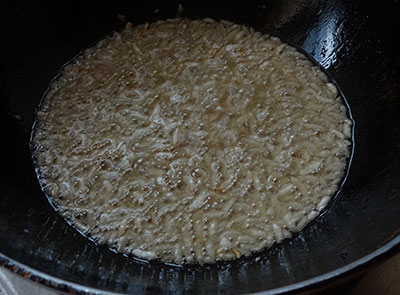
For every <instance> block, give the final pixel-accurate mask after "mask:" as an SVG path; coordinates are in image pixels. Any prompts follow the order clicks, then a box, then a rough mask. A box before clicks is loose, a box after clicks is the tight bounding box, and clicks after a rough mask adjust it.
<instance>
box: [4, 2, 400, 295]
mask: <svg viewBox="0 0 400 295" xmlns="http://www.w3.org/2000/svg"><path fill="white" fill-rule="evenodd" d="M135 2H136V1H130V2H125V4H120V3H117V2H110V3H108V4H107V5H104V6H102V5H100V4H98V3H96V2H85V3H81V2H76V3H73V2H71V1H68V2H54V1H49V2H47V1H42V2H40V4H38V3H33V1H32V2H31V1H26V2H11V1H3V2H0V33H1V39H2V45H1V46H0V129H1V133H0V134H1V136H2V140H1V145H2V148H3V152H2V153H1V164H2V167H1V168H2V171H1V177H0V257H2V258H0V263H3V264H4V263H6V264H7V266H11V265H12V264H13V263H16V266H17V268H18V267H22V268H23V266H24V265H25V266H28V267H30V268H32V269H36V270H38V271H41V272H43V273H46V274H50V275H52V276H54V277H56V278H60V279H63V280H66V281H70V282H74V283H78V284H82V285H85V286H89V287H94V288H98V289H102V290H110V291H117V292H122V293H125V292H126V293H143V292H149V293H156V294H157V293H160V292H161V291H164V292H169V293H172V292H182V293H190V294H191V293H207V294H208V293H227V294H230V293H245V292H255V291H263V290H271V289H275V288H279V287H283V286H288V285H291V284H294V283H298V282H302V281H305V280H308V279H311V278H314V277H317V276H320V275H323V274H326V273H329V272H332V271H335V270H336V269H338V268H340V267H342V266H345V265H347V264H349V263H352V262H354V261H356V260H358V259H360V258H362V257H364V256H365V255H367V254H370V253H372V252H374V251H376V250H377V249H379V248H380V247H382V246H384V245H385V244H386V243H387V242H389V241H390V240H392V239H393V238H396V236H397V241H398V240H399V239H398V231H399V229H400V181H399V180H398V176H399V175H400V154H399V151H400V132H399V127H400V116H399V114H400V94H399V93H400V77H399V65H400V58H399V54H398V52H399V49H400V48H399V46H398V45H395V44H394V43H393V42H395V41H396V40H395V38H396V36H398V35H399V32H400V22H399V20H398V15H399V13H400V9H399V5H398V4H396V3H395V2H391V1H381V2H379V3H380V4H379V6H380V8H379V9H377V7H376V5H373V4H368V3H365V2H364V3H362V4H354V3H352V2H349V1H344V0H343V1H311V0H310V1H253V2H246V1H229V2H218V3H214V2H212V1H195V2H187V3H186V2H185V1H181V2H173V1H168V2H162V1H159V2H157V1H149V2H148V3H146V4H143V3H141V5H140V6H139V5H138V4H137V3H135ZM179 3H181V4H182V5H181V9H179V5H178V4H179ZM182 8H183V10H182ZM179 10H180V11H181V16H184V17H192V18H194V17H215V18H222V19H228V20H231V21H234V22H239V23H245V24H248V25H251V26H253V27H255V28H256V29H258V30H261V31H263V32H267V33H270V34H272V35H275V36H278V37H280V38H282V40H283V41H286V42H289V43H291V44H293V45H296V46H298V47H300V48H303V49H304V50H305V51H306V52H308V53H309V54H311V55H312V56H313V57H314V58H315V59H316V60H317V61H318V62H319V63H320V64H321V65H322V66H323V67H324V68H326V69H327V71H328V73H329V74H330V75H331V76H332V77H333V78H334V80H335V81H336V82H337V83H338V84H339V86H340V88H341V90H342V91H343V93H344V95H345V97H346V98H347V100H348V102H349V104H350V106H351V109H352V112H353V116H354V119H355V122H356V125H355V140H356V141H355V153H354V159H353V163H352V166H351V169H350V174H349V176H348V179H347V181H346V183H345V185H344V187H343V189H342V191H341V193H340V195H339V196H338V197H337V199H336V200H335V202H333V204H331V205H330V207H329V210H327V212H326V213H325V214H323V215H322V216H321V217H319V218H318V219H317V220H315V221H314V222H312V223H311V224H310V225H309V226H307V227H306V228H305V229H304V230H303V231H302V232H301V234H299V235H297V236H295V237H294V238H292V239H289V240H286V241H285V242H284V243H282V244H280V245H277V246H274V247H272V248H271V249H269V250H266V251H264V252H262V253H259V254H257V255H254V256H253V257H249V258H242V259H240V260H239V261H235V262H231V263H218V264H216V265H209V266H203V267H201V266H185V267H183V268H180V267H174V266H168V265H163V264H160V263H150V264H147V263H141V262H139V261H134V260H132V259H128V258H126V257H124V256H122V255H118V254H115V253H113V252H111V251H110V250H108V249H107V248H105V247H97V246H96V245H95V244H94V243H92V242H90V241H89V240H87V239H85V238H84V237H83V236H81V235H80V234H79V233H77V232H76V231H75V230H74V229H73V228H71V227H70V226H68V225H67V223H66V222H65V221H64V220H63V219H62V218H61V217H59V216H58V215H57V213H55V212H54V210H53V209H52V207H51V206H50V204H49V203H48V201H47V199H46V198H45V196H44V195H43V193H42V192H41V190H40V187H39V185H38V181H37V179H36V176H35V173H34V169H33V166H32V161H31V156H30V152H29V146H28V143H29V136H30V128H31V125H32V123H33V114H34V109H35V107H36V106H37V104H38V103H39V100H40V98H41V96H42V94H43V93H44V92H45V90H46V88H47V85H48V83H49V82H50V80H51V79H52V78H53V77H54V76H56V74H57V72H58V70H59V69H60V67H61V66H62V65H63V64H64V63H66V62H67V61H68V60H70V59H71V58H72V57H73V56H74V55H75V54H77V53H78V52H79V51H80V50H81V49H83V48H85V47H87V46H88V45H90V44H91V43H93V42H94V41H95V40H97V39H99V38H101V37H102V36H104V35H105V34H107V33H109V32H111V31H113V30H120V29H121V28H122V27H123V25H124V24H123V22H121V20H120V19H121V18H122V17H121V16H124V17H125V18H126V19H127V20H130V21H132V22H133V23H142V22H145V21H153V20H157V19H160V18H167V17H176V16H177V15H178V11H179ZM118 15H120V17H119V18H118V17H117V16H118ZM1 253H2V254H1ZM9 259H11V260H9ZM14 269H16V268H14ZM34 279H36V280H40V277H36V278H35V277H34ZM58 287H59V288H62V289H64V290H67V288H68V286H67V285H61V286H58Z"/></svg>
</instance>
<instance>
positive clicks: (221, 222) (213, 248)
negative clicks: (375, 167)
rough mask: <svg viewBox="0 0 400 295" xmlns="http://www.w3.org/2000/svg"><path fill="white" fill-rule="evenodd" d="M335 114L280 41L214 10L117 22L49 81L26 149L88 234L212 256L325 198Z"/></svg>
mask: <svg viewBox="0 0 400 295" xmlns="http://www.w3.org/2000/svg"><path fill="white" fill-rule="evenodd" d="M346 111H347V109H346V107H345V106H344V105H343V104H342V101H341V99H340V97H339V96H338V91H337V89H336V87H335V86H334V85H333V84H332V83H330V82H329V80H328V78H327V77H326V75H325V74H324V73H323V72H321V71H320V70H319V69H318V68H317V67H316V66H314V65H313V64H312V63H311V62H310V61H309V60H308V59H307V58H306V57H305V56H304V55H303V54H302V53H300V52H298V51H297V50H296V49H295V48H293V47H290V46H289V45H287V44H284V43H282V42H281V41H280V40H279V39H277V38H274V37H271V36H269V35H265V34H261V33H259V32H256V31H254V30H253V29H251V28H248V27H245V26H241V25H236V24H233V23H230V22H226V21H220V22H216V21H214V20H211V19H204V20H196V21H192V20H186V19H173V20H166V21H159V22H156V23H153V24H150V25H149V24H144V25H139V26H135V27H133V26H132V25H130V24H128V25H127V27H126V28H125V29H124V30H123V31H122V32H121V33H115V34H114V35H113V36H112V37H109V38H106V39H104V40H102V41H100V42H99V43H98V44H96V45H95V46H94V47H92V48H89V49H87V50H85V51H84V52H83V53H82V54H81V55H79V56H78V57H77V58H75V59H74V60H73V61H72V62H71V63H70V64H69V65H67V66H66V67H65V68H64V69H63V71H62V72H61V74H60V75H59V76H58V77H57V79H55V80H54V81H53V82H52V83H51V85H50V88H49V91H48V92H47V94H46V95H45V97H44V100H43V102H42V104H41V107H40V110H39V111H38V113H37V118H38V120H37V122H36V125H35V128H34V133H33V137H32V143H33V154H34V157H35V159H36V165H37V171H38V173H39V175H40V181H41V183H42V186H43V188H44V190H45V192H46V193H47V194H48V195H49V196H50V198H51V201H52V202H53V204H54V205H55V206H56V208H57V210H58V212H59V213H60V214H61V215H62V216H64V217H65V218H66V219H68V220H69V221H70V223H71V224H72V225H73V226H74V227H76V228H77V229H79V230H80V231H82V232H84V233H86V234H87V235H88V236H90V237H91V238H93V239H95V240H96V241H98V242H99V243H102V244H107V245H108V246H109V247H111V248H114V249H116V250H117V251H119V252H122V253H126V254H133V255H135V256H137V257H140V258H143V259H149V260H150V259H161V260H162V261H167V262H174V263H178V264H180V263H184V262H186V263H194V262H198V263H201V264H202V263H213V262H215V261H216V260H230V259H235V258H239V257H240V256H242V255H246V256H247V255H251V254H252V253H254V252H257V251H260V250H262V249H264V248H266V247H269V246H271V245H272V244H273V243H274V242H280V241H282V240H283V239H284V238H288V237H290V236H291V235H292V233H293V232H297V231H300V230H301V229H302V228H303V227H304V226H305V225H306V224H307V223H308V222H309V221H310V220H312V219H314V218H315V217H316V216H318V214H319V212H320V211H321V210H322V209H323V208H324V207H326V205H327V204H328V202H329V200H330V199H331V197H332V195H333V194H334V193H335V192H336V191H337V189H338V187H339V184H340V181H341V179H342V177H343V175H344V172H345V167H346V159H347V158H348V157H349V153H350V151H349V146H350V141H349V139H350V137H351V121H350V120H349V118H347V115H346Z"/></svg>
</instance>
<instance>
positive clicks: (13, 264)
mask: <svg viewBox="0 0 400 295" xmlns="http://www.w3.org/2000/svg"><path fill="white" fill-rule="evenodd" d="M399 246H400V230H399V231H396V232H395V233H393V236H392V237H391V239H390V240H389V241H388V242H386V243H385V244H384V245H383V246H381V247H379V248H378V249H376V250H374V251H373V252H371V253H369V254H367V255H365V256H363V257H361V258H359V259H357V260H355V261H353V262H351V263H349V264H346V265H344V266H341V267H339V268H337V269H334V270H332V271H330V272H327V273H324V274H321V275H318V276H316V277H313V278H310V279H307V280H304V281H300V282H297V283H293V284H290V285H286V286H282V287H278V288H274V289H270V290H266V291H256V292H253V293H249V294H259V295H278V294H286V293H288V292H293V291H304V290H307V289H312V288H313V287H316V286H318V285H322V284H325V283H328V282H331V281H334V280H336V279H339V278H341V277H342V276H344V275H346V274H349V273H350V272H356V271H357V270H360V269H361V268H363V267H364V268H366V267H367V266H369V265H370V264H372V263H373V262H374V261H375V262H376V260H377V259H382V260H383V256H385V255H389V254H393V255H394V253H395V252H396V251H398V250H400V247H399ZM0 267H4V268H6V269H8V270H10V271H12V272H13V273H15V274H17V275H20V276H22V277H24V278H25V279H29V280H30V281H32V282H35V283H38V284H40V285H42V286H45V287H48V288H51V289H54V290H57V291H61V292H66V293H70V294H81V295H126V294H129V293H118V292H113V291H105V290H101V289H97V288H94V287H89V286H85V285H81V284H79V283H74V282H71V281H68V280H65V279H62V278H58V277H56V276H53V275H50V274H47V273H44V272H42V271H39V270H36V269H34V268H32V267H30V266H27V265H25V264H24V263H21V262H18V261H16V260H14V259H12V258H9V257H8V256H7V255H5V254H3V253H1V252H0Z"/></svg>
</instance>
